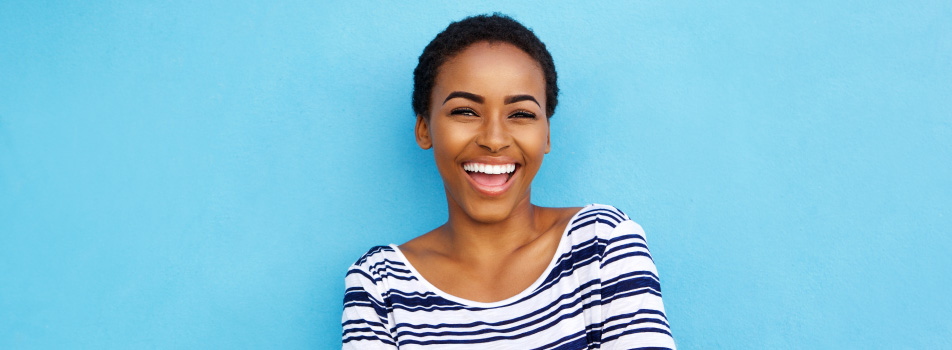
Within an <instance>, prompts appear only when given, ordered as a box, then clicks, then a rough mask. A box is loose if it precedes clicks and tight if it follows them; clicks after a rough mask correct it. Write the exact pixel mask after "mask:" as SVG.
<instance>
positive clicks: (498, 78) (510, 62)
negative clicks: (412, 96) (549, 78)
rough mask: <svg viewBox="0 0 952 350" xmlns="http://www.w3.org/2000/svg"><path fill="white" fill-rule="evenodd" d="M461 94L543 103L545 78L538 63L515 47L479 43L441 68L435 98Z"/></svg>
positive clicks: (499, 43) (494, 43)
mask: <svg viewBox="0 0 952 350" xmlns="http://www.w3.org/2000/svg"><path fill="white" fill-rule="evenodd" d="M457 90H464V91H469V92H473V93H477V94H487V95H492V94H493V93H502V94H511V93H516V92H518V93H522V94H531V95H534V96H536V97H537V98H540V99H541V98H544V97H545V75H544V73H543V72H542V67H541V66H540V65H539V63H538V62H536V61H535V60H534V59H533V58H532V57H531V56H529V54H527V53H526V52H525V51H522V50H521V49H519V48H518V47H515V46H513V45H512V44H509V43H502V42H493V43H490V42H478V43H475V44H472V45H470V46H468V47H467V48H465V49H463V51H460V53H458V54H456V55H455V56H453V57H452V58H450V59H449V60H447V61H446V62H445V63H443V65H442V66H440V68H439V71H438V74H437V77H436V84H435V86H434V88H433V96H432V97H433V98H435V99H438V98H439V96H440V95H441V94H442V95H445V94H449V93H450V92H452V91H457ZM471 90H481V91H471ZM480 92H482V93H480ZM540 102H541V100H540Z"/></svg>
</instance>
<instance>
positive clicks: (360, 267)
mask: <svg viewBox="0 0 952 350" xmlns="http://www.w3.org/2000/svg"><path fill="white" fill-rule="evenodd" d="M397 254H398V253H397V251H396V250H395V249H393V247H391V246H385V245H381V246H375V247H373V248H370V249H369V250H368V251H367V252H366V253H364V254H363V255H361V256H360V258H359V259H357V261H355V262H354V263H353V264H352V265H351V266H350V268H349V269H348V270H347V276H346V277H345V279H346V280H347V282H348V284H351V283H352V282H355V281H354V280H356V279H361V280H366V281H363V282H364V283H366V282H370V283H371V284H377V283H378V282H380V281H381V280H382V279H384V278H386V277H388V276H390V275H392V274H394V272H403V271H404V269H403V267H405V264H404V263H403V262H402V261H400V260H401V259H400V258H399V257H398V256H397Z"/></svg>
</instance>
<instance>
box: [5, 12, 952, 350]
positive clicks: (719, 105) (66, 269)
mask: <svg viewBox="0 0 952 350" xmlns="http://www.w3.org/2000/svg"><path fill="white" fill-rule="evenodd" d="M397 3H398V2H386V3H364V2H347V3H344V2H340V3H339V4H322V3H317V2H313V1H299V2H283V1H282V2H270V1H268V2H264V1H263V2H259V3H255V2H244V1H219V2H214V3H212V2H198V3H195V2H191V1H181V2H173V1H169V2H153V1H148V2H134V3H129V2H126V1H111V2H110V1H100V2H77V1H73V2H43V1H11V0H4V1H2V2H0V348H5V349H11V348H12V349H20V348H23V349H36V348H90V349H100V348H107V349H108V348H192V349H195V348H319V349H333V348H336V347H339V341H340V324H339V322H340V311H341V300H342V295H343V275H344V272H345V271H346V269H347V267H348V265H349V264H350V263H352V262H353V261H354V260H356V259H357V258H358V257H359V256H360V254H362V253H363V252H364V251H366V250H367V249H368V248H369V247H370V246H372V245H377V244H386V243H391V242H393V243H402V242H404V241H406V240H408V239H410V238H412V237H414V236H415V235H418V234H420V233H422V232H425V231H427V230H429V229H431V228H433V227H435V226H437V225H439V224H441V223H442V222H443V221H444V220H445V216H446V214H445V211H446V209H445V199H444V197H443V192H442V186H441V182H440V179H439V176H438V174H437V172H436V170H435V168H434V166H433V164H432V159H431V153H430V152H429V151H422V150H420V149H419V148H417V147H416V144H415V143H414V141H413V136H412V127H413V122H414V116H413V114H412V111H411V108H410V91H411V86H412V69H413V67H414V66H415V64H416V59H417V56H418V55H419V54H420V52H421V51H422V49H423V47H424V46H425V45H426V43H427V42H429V40H430V39H432V37H433V36H434V35H435V34H436V33H438V32H439V31H440V30H442V29H443V28H444V27H445V26H446V25H447V24H448V23H449V22H451V21H452V20H457V19H460V18H462V17H464V16H466V15H470V14H477V13H485V12H492V11H496V10H498V11H502V12H505V13H508V14H511V15H512V16H514V17H515V18H516V19H518V20H520V21H523V22H524V23H525V24H527V25H528V26H530V27H532V28H533V29H534V30H535V32H536V33H537V34H538V35H539V36H540V37H541V38H542V40H543V41H545V42H546V43H547V44H548V46H549V48H550V50H551V51H552V54H553V56H554V58H555V62H556V66H557V68H558V72H559V78H560V81H559V82H560V85H561V87H562V94H561V104H560V105H559V107H558V109H557V111H556V114H555V116H554V118H553V119H552V141H553V149H552V153H551V154H550V155H549V156H548V157H547V159H546V163H545V165H544V166H543V169H542V170H541V173H540V175H539V176H538V177H537V179H536V182H535V187H534V189H535V191H534V198H535V202H536V203H537V204H541V205H553V206H577V205H583V204H586V203H591V202H598V203H608V204H613V205H616V206H618V207H619V208H622V209H623V210H625V211H626V212H627V213H628V214H629V215H630V216H632V217H633V218H634V219H635V220H636V221H638V222H640V223H641V224H642V225H643V226H644V227H645V229H646V230H647V232H648V235H649V242H650V244H651V248H652V252H653V254H654V257H655V261H656V262H657V265H658V267H659V269H660V272H661V277H662V282H663V288H664V296H665V302H666V306H667V311H668V317H669V320H670V322H671V324H672V327H673V329H674V334H675V336H676V339H677V341H678V344H679V346H680V347H681V348H682V349H717V348H723V349H809V348H825V349H841V348H849V349H898V348H908V349H937V348H949V345H948V343H949V341H950V340H952V316H950V315H952V302H950V298H949V291H950V287H952V273H950V267H952V238H950V236H949V235H950V232H952V102H950V101H952V83H950V82H952V2H949V1H891V2H879V1H873V2H870V1H766V2H761V1H756V2H755V1H719V2H711V1H638V2H623V3H619V4H614V5H608V4H605V3H602V2H598V3H589V4H582V3H579V4H575V3H568V2H566V3H558V4H549V2H546V1H526V2H524V3H522V4H516V5H513V4H509V2H508V1H499V2H479V1H476V2H473V1H471V2H466V3H465V4H461V5H448V4H443V2H438V1H430V2H414V4H399V5H397Z"/></svg>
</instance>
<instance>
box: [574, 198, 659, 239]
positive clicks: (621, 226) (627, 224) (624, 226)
mask: <svg viewBox="0 0 952 350" xmlns="http://www.w3.org/2000/svg"><path fill="white" fill-rule="evenodd" d="M583 222H590V223H592V224H595V225H594V226H596V230H595V231H596V232H597V235H599V236H615V235H619V234H622V235H624V234H637V235H640V236H642V237H643V236H644V230H643V229H642V227H641V225H639V224H638V223H637V222H635V221H634V220H632V219H631V217H629V216H628V215H627V214H625V212H624V211H622V210H621V209H618V208H617V207H615V206H613V205H608V204H589V205H587V206H585V207H584V208H582V210H580V211H579V213H578V214H577V215H576V218H575V219H573V220H572V224H581V223H583ZM606 238H607V237H606Z"/></svg>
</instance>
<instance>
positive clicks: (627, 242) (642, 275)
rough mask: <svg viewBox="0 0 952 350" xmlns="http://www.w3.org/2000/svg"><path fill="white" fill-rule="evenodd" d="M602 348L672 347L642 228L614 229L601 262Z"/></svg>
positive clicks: (627, 225) (626, 223)
mask: <svg viewBox="0 0 952 350" xmlns="http://www.w3.org/2000/svg"><path fill="white" fill-rule="evenodd" d="M600 263H601V278H602V312H601V314H602V317H603V319H602V332H601V343H602V346H601V348H602V349H675V344H674V338H673V337H672V335H671V329H670V327H669V326H668V320H667V317H666V316H665V314H664V304H663V303H662V302H661V284H660V280H659V279H658V271H657V268H655V264H654V260H652V258H651V254H650V253H649V252H648V246H647V242H646V241H645V233H644V230H642V228H641V226H640V225H638V224H637V223H635V222H634V221H631V220H630V219H628V218H627V217H625V218H624V219H623V220H622V221H621V222H619V223H618V224H617V225H615V228H614V229H613V230H612V232H611V234H610V235H609V236H608V242H607V244H606V246H605V251H604V253H603V254H602V260H601V262H600Z"/></svg>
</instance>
